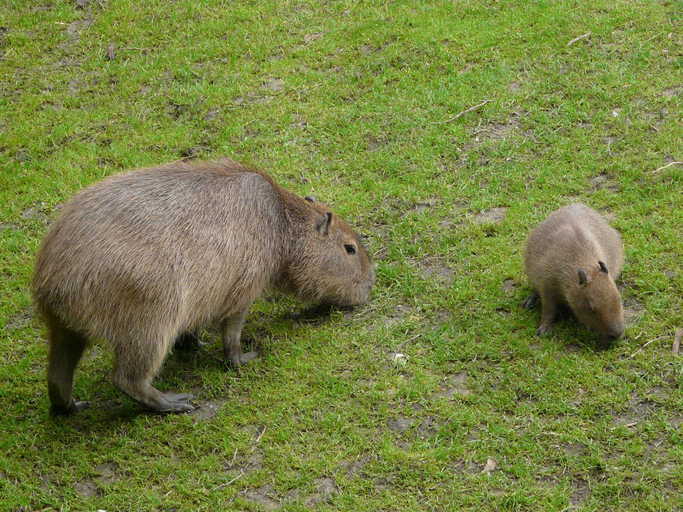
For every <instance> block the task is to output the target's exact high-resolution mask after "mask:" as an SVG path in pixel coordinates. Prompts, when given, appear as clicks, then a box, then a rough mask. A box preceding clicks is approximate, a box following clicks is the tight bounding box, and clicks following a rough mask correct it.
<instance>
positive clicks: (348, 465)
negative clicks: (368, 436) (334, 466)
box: [339, 455, 370, 478]
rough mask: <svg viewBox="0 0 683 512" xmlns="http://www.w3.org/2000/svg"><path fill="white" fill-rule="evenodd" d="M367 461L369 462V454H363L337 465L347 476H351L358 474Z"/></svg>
mask: <svg viewBox="0 0 683 512" xmlns="http://www.w3.org/2000/svg"><path fill="white" fill-rule="evenodd" d="M368 462H370V456H369V455H364V456H363V457H361V458H360V459H355V460H349V461H346V462H342V463H341V465H340V466H339V467H340V468H341V469H342V471H344V472H345V473H346V476H347V477H349V478H352V477H355V476H357V475H360V474H361V471H362V470H363V468H364V467H365V466H366V465H367V463H368Z"/></svg>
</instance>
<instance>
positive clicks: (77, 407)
mask: <svg viewBox="0 0 683 512" xmlns="http://www.w3.org/2000/svg"><path fill="white" fill-rule="evenodd" d="M88 407H90V402H86V401H85V400H72V401H71V403H70V404H69V405H68V406H66V407H64V406H60V405H52V406H51V407H50V414H52V415H53V416H65V415H68V414H74V413H76V412H79V411H82V410H83V409H87V408H88Z"/></svg>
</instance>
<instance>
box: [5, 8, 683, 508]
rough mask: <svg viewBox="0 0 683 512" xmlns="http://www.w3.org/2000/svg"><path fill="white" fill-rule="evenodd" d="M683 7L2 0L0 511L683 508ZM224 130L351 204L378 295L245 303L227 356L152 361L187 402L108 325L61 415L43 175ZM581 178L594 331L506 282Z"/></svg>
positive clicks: (171, 147) (95, 170)
mask: <svg viewBox="0 0 683 512" xmlns="http://www.w3.org/2000/svg"><path fill="white" fill-rule="evenodd" d="M682 7H683V6H682V4H681V2H679V1H675V0H672V1H669V0H666V1H655V0H640V1H639V0H631V1H626V0H594V1H592V2H580V1H574V0H566V1H560V0H558V1H551V0H499V1H496V0H480V1H475V0H455V1H434V2H419V1H396V2H368V1H351V0H348V1H343V0H342V1H336V2H334V1H329V2H315V1H309V2H306V1H287V0H283V1H273V0H263V1H259V2H255V1H245V2H228V1H223V2H219V1H207V2H196V1H190V0H177V1H169V0H163V1H162V0H149V1H144V2H141V1H134V0H120V1H119V0H104V1H100V0H89V1H87V0H79V1H67V0H36V1H29V0H1V1H0V220H1V222H0V272H1V279H2V281H1V282H2V293H1V294H0V359H1V360H2V363H0V406H1V407H2V415H1V416H0V510H2V511H5V510H8V511H10V510H21V511H28V510H44V511H48V510H79V511H80V510H84V511H85V510H90V511H95V510H98V509H102V510H107V511H109V512H112V511H124V510H130V511H142V510H155V511H157V510H158V511H167V512H170V511H185V510H202V511H216V510H248V511H257V510H275V509H278V510H283V511H297V510H313V509H315V510H343V511H354V512H355V511H423V510H424V511H461V510H478V511H499V510H525V511H526V510H529V511H565V510H586V511H619V512H623V511H675V510H681V509H682V508H683V465H682V461H683V393H682V388H683V358H682V357H683V356H681V355H678V356H676V355H674V354H672V341H673V334H674V331H675V329H676V328H678V327H683V264H682V259H683V258H682V255H683V208H682V206H683V168H682V167H681V165H680V161H681V160H683V153H682V152H681V150H682V147H683V146H682V140H683V137H682V135H683V133H682V131H681V121H682V119H681V111H682V109H681V97H682V94H681V93H682V92H683V87H682V86H681V84H682V83H683V73H682V70H681V62H682V60H681V59H682V55H683V52H682V46H681V43H682V41H683V37H682V35H681V31H680V21H681V20H680V16H681V13H682V12H683V10H682ZM468 109H471V110H469V111H468ZM462 112H464V113H462ZM461 113H462V114H461ZM222 156H229V157H232V158H235V159H237V160H241V161H246V162H251V163H253V164H255V165H257V166H259V167H261V168H263V169H265V170H267V171H268V172H270V173H271V174H272V175H273V176H274V177H275V178H276V179H277V180H278V181H279V182H280V183H281V184H282V185H284V186H286V187H288V188H290V189H292V190H294V191H296V192H297V193H300V194H302V195H304V194H311V195H315V196H316V197H317V198H318V199H320V200H322V201H325V202H327V203H329V204H331V205H332V206H333V207H334V209H335V211H336V212H338V213H339V214H340V215H342V216H344V217H346V218H347V219H348V220H349V221H350V222H351V223H352V224H353V225H355V226H356V227H357V228H358V230H359V231H360V232H362V233H364V234H367V235H368V236H369V246H370V249H371V251H372V252H373V254H374V255H375V260H376V262H377V270H378V280H377V284H376V288H375V290H374V292H373V299H372V302H371V303H370V304H369V305H368V306H366V307H364V308H360V309H357V310H354V311H352V312H344V311H333V312H332V313H331V314H329V315H322V316H321V315H315V314H311V310H310V309H309V307H308V306H307V305H305V304H300V303H297V302H295V301H294V300H291V299H288V298H281V297H275V298H269V299H268V300H264V301H261V302H259V303H258V304H257V305H256V307H255V308H254V310H253V311H252V313H251V314H250V316H249V319H248V323H247V326H246V328H245V336H246V338H247V340H252V341H253V343H257V344H258V345H259V347H260V349H261V352H262V358H261V359H260V360H259V361H257V362H256V363H254V364H253V365H251V366H248V367H246V368H245V369H244V370H243V371H242V373H241V375H237V374H236V373H235V372H234V371H233V370H231V369H229V368H226V367H225V365H224V364H223V362H222V348H221V346H220V342H219V341H218V340H217V338H216V337H215V335H214V334H212V333H210V332H207V333H205V335H204V341H206V342H207V344H206V345H205V346H203V347H202V348H201V349H200V350H199V351H197V352H190V353H186V352H178V351H177V352H176V353H174V354H172V355H171V356H170V357H169V359H168V360H167V363H166V365H165V367H164V370H163V372H162V374H161V376H160V377H159V379H158V380H157V385H158V386H159V387H160V388H161V389H171V390H177V391H185V392H187V391H191V392H193V393H195V395H196V396H197V403H198V404H199V405H201V408H200V409H198V410H197V411H196V412H195V413H193V414H188V415H176V416H159V415H150V414H145V413H143V412H142V411H141V409H140V408H139V406H138V405H137V404H135V403H133V402H132V401H130V400H129V399H128V398H126V397H124V396H123V395H122V394H120V393H119V392H118V391H117V390H116V389H115V388H114V387H113V385H112V384H111V383H110V380H109V372H110V369H111V354H110V352H109V351H108V350H107V349H106V344H104V343H102V344H98V345H96V346H94V347H93V348H92V349H91V350H90V351H89V352H88V353H87V355H86V357H85V358H84V360H83V362H82V364H81V366H80V368H79V371H78V372H77V374H76V385H75V389H76V396H77V397H78V398H80V399H87V400H90V401H91V402H92V407H91V408H90V409H88V410H86V411H84V412H82V413H80V414H78V415H75V416H73V417H68V418H57V419H53V418H51V417H50V416H49V415H48V399H47V393H46V385H45V365H46V343H45V332H44V330H43V328H42V325H41V322H40V320H39V319H38V318H37V317H36V316H35V314H34V312H33V310H32V308H31V298H30V291H29V283H30V277H31V272H32V266H33V258H34V255H35V252H36V250H37V247H38V244H39V242H40V240H41V237H42V236H43V235H44V234H45V232H46V230H47V225H48V223H49V221H50V219H52V218H54V216H55V215H56V214H57V210H58V208H59V205H60V204H61V203H63V202H64V201H65V200H67V199H68V198H69V197H70V196H71V195H72V194H73V193H75V192H76V191H77V190H79V189H81V188H82V187H84V186H86V185H88V184H90V183H92V182H94V181H97V180H99V179H101V178H102V177H104V176H107V175H109V174H112V173H115V172H119V171H121V170H124V169H129V168H134V167H143V166H148V165H155V164H160V163H164V162H168V161H172V160H176V159H180V158H213V157H222ZM675 162H677V163H675ZM573 201H582V202H585V203H587V204H589V205H591V206H592V207H594V208H596V209H598V210H600V211H602V212H604V213H605V214H606V215H607V216H608V218H610V220H611V221H612V223H613V225H614V226H615V227H616V228H617V229H619V230H620V232H621V233H622V236H623V238H624V241H625V247H626V260H627V261H626V266H625V269H624V272H623V275H622V278H621V280H620V281H621V285H623V291H622V294H623V298H624V303H625V307H626V310H627V318H628V328H627V335H626V337H625V338H624V339H623V340H621V341H620V342H618V344H617V345H616V346H615V347H613V348H611V349H609V350H597V348H596V344H595V341H596V337H595V335H593V334H591V333H589V332H588V331H586V330H585V329H583V328H580V327H578V326H575V325H574V324H573V323H572V322H571V321H563V322H561V323H560V324H559V327H558V328H557V329H556V330H555V331H554V333H553V335H552V336H549V337H547V338H536V337H535V336H534V331H535V328H536V327H537V325H538V322H539V313H538V311H532V312H529V311H525V310H523V309H521V307H520V304H521V302H522V301H523V299H524V298H525V296H526V295H527V294H528V293H529V291H530V289H529V286H528V284H527V282H526V279H525V276H524V273H523V266H522V253H523V247H524V241H525V239H526V236H527V234H528V232H529V230H530V229H531V228H532V227H533V226H534V225H535V224H536V223H538V222H539V221H541V220H542V219H543V218H544V217H545V216H546V215H547V214H548V213H549V212H550V211H552V210H554V209H555V208H557V207H559V206H561V205H564V204H568V203H570V202H573Z"/></svg>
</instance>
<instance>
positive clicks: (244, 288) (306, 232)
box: [33, 160, 375, 413]
mask: <svg viewBox="0 0 683 512" xmlns="http://www.w3.org/2000/svg"><path fill="white" fill-rule="evenodd" d="M374 278H375V274H374V269H373V265H372V262H371V260H370V256H369V255H368V253H367V251H366V250H365V248H364V247H363V246H362V245H361V243H360V241H359V238H358V235H357V234H356V233H355V232H354V231H353V230H352V229H351V228H350V227H349V226H348V225H347V224H346V223H345V222H344V221H343V220H341V219H340V218H339V217H337V216H336V215H333V214H332V212H330V211H329V210H328V209H327V208H326V207H325V206H324V205H322V204H320V203H318V202H315V201H312V200H305V199H303V198H300V197H299V196H297V195H295V194H293V193H291V192H289V191H287V190H285V189H284V188H282V187H280V186H278V185H277V184H276V183H275V182H274V181H273V180H272V178H270V177H269V176H268V175H266V174H264V173H262V172H259V171H256V170H253V169H250V168H248V167H245V166H243V165H241V164H239V163H236V162H233V161H230V160H221V161H218V162H212V163H206V162H205V163H192V164H188V163H172V164H168V165H166V166H162V167H157V168H150V169H142V170H137V171H133V172H127V173H124V174H118V175H115V176H111V177H109V178H107V179H105V180H103V181H101V182H99V183H96V184H94V185H92V186H90V187H88V188H86V189H85V190H83V191H81V192H80V193H79V194H77V195H76V196H75V197H74V198H73V199H71V201H69V202H68V203H67V204H66V205H65V206H64V207H63V208H62V211H61V215H60V217H59V218H58V219H57V220H56V221H55V223H54V224H53V226H52V227H51V229H50V231H49V233H48V234H47V236H46V237H45V239H44V240H43V244H42V247H41V249H40V252H39V253H38V257H37V262H36V269H35V276H34V282H33V289H34V298H35V302H36V305H37V307H38V309H39V310H40V312H41V313H42V315H43V317H44V318H45V321H46V323H47V326H48V330H49V365H48V390H49V395H50V401H51V403H52V411H53V412H55V413H69V412H73V411H77V410H79V409H82V408H84V407H86V406H87V403H86V402H78V401H75V400H74V399H73V398H72V384H73V374H74V370H75V368H76V365H77V364H78V361H79V359H80V358H81V355H82V354H83V350H84V349H85V347H86V344H87V342H88V340H89V339H94V338H104V339H105V340H107V341H108V342H109V343H110V345H111V347H112V349H113V351H114V354H115V359H116V362H115V368H114V372H113V381H114V383H115V384H116V386H118V387H119V388H120V389H121V390H122V391H124V392H125V393H126V394H128V395H129V396H130V397H132V398H134V399H135V400H137V401H138V402H140V403H142V404H143V405H145V406H146V407H148V408H150V409H152V410H155V411H159V412H184V411H189V410H192V409H193V406H192V405H191V403H190V402H189V400H190V399H191V398H192V396H191V395H188V394H174V393H162V392H160V391H159V390H157V389H155V388H154V387H153V386H152V380H153V379H154V377H155V375H156V374H157V373H158V372H159V369H160V367H161V365H162V363H163V361H164V358H165V357H166V354H167V353H168V352H169V350H170V348H171V346H172V344H173V341H174V339H175V338H176V337H177V336H178V335H179V334H181V333H184V332H188V331H191V330H193V329H196V328H197V327H199V326H203V325H207V324H210V323H217V322H219V323H220V325H221V328H222V332H223V346H224V352H225V356H226V358H227V359H228V360H229V361H230V362H231V363H232V364H233V365H235V366H239V365H240V364H241V363H245V362H247V361H249V360H250V359H253V358H254V357H255V353H247V354H243V353H242V350H241V346H240V334H241V330H242V325H243V323H244V319H245V316H246V314H247V311H248V310H249V307H250V306H251V304H252V303H253V302H254V300H256V299H257V298H258V297H259V296H260V295H262V294H263V293H264V291H266V290H267V289H269V288H274V289H278V290H282V291H285V292H290V293H293V294H295V295H297V296H298V297H300V298H301V299H303V300H307V301H313V302H317V303H329V304H336V305H344V306H353V305H358V304H363V303H365V302H367V300H368V298H369V295H370V289H371V287H372V284H373V282H374Z"/></svg>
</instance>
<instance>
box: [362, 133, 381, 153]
mask: <svg viewBox="0 0 683 512" xmlns="http://www.w3.org/2000/svg"><path fill="white" fill-rule="evenodd" d="M366 141H367V145H368V151H377V150H379V149H381V148H382V147H383V146H384V145H385V144H386V141H385V140H384V139H381V138H379V137H375V136H374V135H369V136H368V137H367V139H366Z"/></svg>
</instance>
